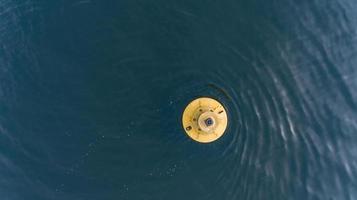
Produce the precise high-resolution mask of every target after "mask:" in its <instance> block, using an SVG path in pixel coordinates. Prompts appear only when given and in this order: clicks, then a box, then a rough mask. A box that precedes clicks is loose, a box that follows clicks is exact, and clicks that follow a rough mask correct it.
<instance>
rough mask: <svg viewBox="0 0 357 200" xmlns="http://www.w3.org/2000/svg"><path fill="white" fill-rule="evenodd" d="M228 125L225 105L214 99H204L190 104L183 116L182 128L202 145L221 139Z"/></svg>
mask: <svg viewBox="0 0 357 200" xmlns="http://www.w3.org/2000/svg"><path fill="white" fill-rule="evenodd" d="M227 124H228V118H227V112H226V110H225V108H224V107H223V105H222V104H221V103H219V102H218V101H216V100H215V99H212V98H207V97H202V98H198V99H195V100H193V101H192V102H191V103H189V104H188V105H187V107H186V109H185V110H184V112H183V115H182V126H183V128H184V130H185V132H186V133H187V135H188V136H189V137H190V138H192V139H193V140H195V141H197V142H201V143H209V142H213V141H215V140H217V139H218V138H220V137H221V136H222V135H223V134H224V132H225V130H226V128H227Z"/></svg>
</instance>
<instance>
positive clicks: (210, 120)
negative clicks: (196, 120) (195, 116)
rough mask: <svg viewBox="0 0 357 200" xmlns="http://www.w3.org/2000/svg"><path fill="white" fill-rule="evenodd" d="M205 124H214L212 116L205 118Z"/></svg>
mask: <svg viewBox="0 0 357 200" xmlns="http://www.w3.org/2000/svg"><path fill="white" fill-rule="evenodd" d="M205 124H206V126H212V125H213V120H212V118H207V119H206V120H205Z"/></svg>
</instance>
